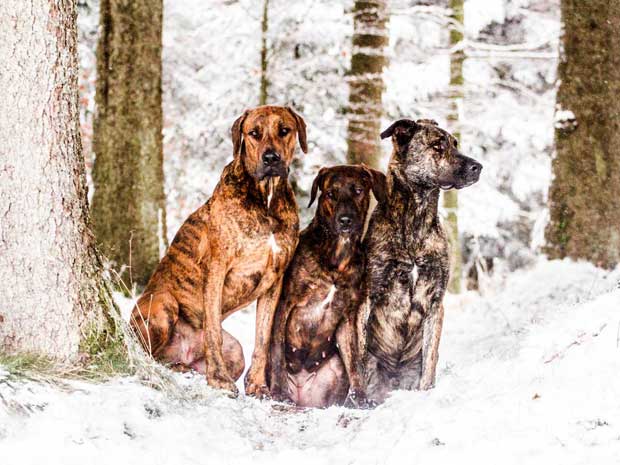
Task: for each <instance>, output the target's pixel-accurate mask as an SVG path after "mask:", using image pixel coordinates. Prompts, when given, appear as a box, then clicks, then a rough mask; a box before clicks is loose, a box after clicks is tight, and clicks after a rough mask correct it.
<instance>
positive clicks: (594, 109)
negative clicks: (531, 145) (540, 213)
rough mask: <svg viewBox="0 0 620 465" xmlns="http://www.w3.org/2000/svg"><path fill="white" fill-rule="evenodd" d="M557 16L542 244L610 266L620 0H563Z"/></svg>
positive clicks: (618, 204)
mask: <svg viewBox="0 0 620 465" xmlns="http://www.w3.org/2000/svg"><path fill="white" fill-rule="evenodd" d="M562 19H563V21H564V37H563V42H562V43H563V53H562V54H561V57H560V62H559V66H558V78H559V80H560V88H559V90H558V96H557V103H558V107H559V110H562V112H561V113H558V115H557V116H558V118H557V119H558V121H557V122H556V132H555V140H556V150H557V156H556V158H555V159H554V160H553V174H554V180H553V182H552V185H551V188H550V191H549V208H550V222H549V225H548V226H547V230H546V239H547V249H546V251H547V253H548V254H549V256H550V257H553V258H558V257H572V258H574V259H585V260H589V261H590V262H592V263H594V264H596V265H598V266H602V267H605V268H612V267H614V266H615V265H617V264H618V263H620V98H619V96H620V3H619V2H618V1H612V2H609V1H607V0H590V1H587V2H584V1H582V0H562ZM570 112H572V114H571V113H570ZM573 115H574V117H573Z"/></svg>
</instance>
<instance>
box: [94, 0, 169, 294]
mask: <svg viewBox="0 0 620 465" xmlns="http://www.w3.org/2000/svg"><path fill="white" fill-rule="evenodd" d="M161 50H162V0H131V1H129V0H101V4H100V38H99V43H98V47H97V92H96V97H95V103H96V105H97V113H96V116H95V123H94V136H93V148H94V152H95V154H96V158H95V164H94V167H93V181H94V184H95V193H94V197H93V224H94V230H95V235H96V238H97V242H98V243H99V244H101V247H102V250H103V252H104V254H105V255H106V256H107V258H109V259H110V260H111V261H112V262H114V263H115V264H116V265H117V266H119V267H122V266H123V265H128V266H129V267H128V273H121V275H122V277H123V278H124V279H125V280H129V282H130V283H131V284H133V282H136V283H138V284H140V285H143V284H145V283H146V282H147V281H148V278H149V277H150V275H151V273H152V272H153V270H154V269H155V267H156V266H157V263H158V262H159V258H160V256H161V255H162V254H163V252H164V251H165V248H166V246H167V242H166V214H165V196H164V173H163V148H162V89H161V79H162V63H161Z"/></svg>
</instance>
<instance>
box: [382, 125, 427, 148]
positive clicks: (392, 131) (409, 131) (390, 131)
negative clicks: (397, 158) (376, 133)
mask: <svg viewBox="0 0 620 465" xmlns="http://www.w3.org/2000/svg"><path fill="white" fill-rule="evenodd" d="M418 128H419V126H418V124H417V123H416V122H415V121H412V120H410V119H399V120H398V121H396V122H394V123H392V125H391V126H390V127H389V128H387V129H386V130H385V131H383V132H382V133H381V139H385V138H387V137H391V136H394V138H395V139H396V142H397V143H398V145H405V144H408V143H409V141H410V140H411V138H412V137H413V135H414V134H415V133H416V131H417V130H418Z"/></svg>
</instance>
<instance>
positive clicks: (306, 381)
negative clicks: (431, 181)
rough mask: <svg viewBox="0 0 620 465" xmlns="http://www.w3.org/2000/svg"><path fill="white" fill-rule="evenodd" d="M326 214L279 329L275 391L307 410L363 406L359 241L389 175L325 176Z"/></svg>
mask: <svg viewBox="0 0 620 465" xmlns="http://www.w3.org/2000/svg"><path fill="white" fill-rule="evenodd" d="M319 189H320V190H321V196H320V198H319V206H318V208H317V211H316V214H315V216H314V219H313V220H312V222H311V223H310V225H309V226H308V227H307V228H306V229H305V230H304V231H303V232H302V233H301V237H300V241H299V246H298V247H297V250H296V252H295V256H294V257H293V261H292V262H291V265H290V266H289V268H288V270H287V272H286V274H285V277H284V285H283V288H282V296H281V298H280V303H279V305H278V311H277V313H276V321H275V323H274V336H273V344H272V349H271V350H272V370H271V387H272V396H273V397H274V398H275V399H278V400H284V399H287V400H292V401H293V402H294V403H296V404H297V405H300V406H303V407H328V406H330V405H333V404H342V403H343V402H344V401H345V398H346V397H347V392H348V391H349V386H350V388H351V389H350V393H351V394H350V397H349V399H350V400H351V402H352V403H353V404H354V405H356V404H359V403H360V402H363V400H364V393H363V389H362V377H361V370H360V368H361V367H360V366H359V365H360V362H361V359H360V357H359V353H358V341H357V333H356V321H357V317H358V315H357V313H358V308H359V305H360V304H361V302H362V299H363V292H362V279H363V273H364V256H363V254H362V251H361V244H360V239H361V236H362V230H363V228H364V223H365V220H366V214H367V212H368V205H369V198H370V194H369V193H370V190H371V189H372V191H373V192H374V194H375V197H376V198H377V199H379V200H380V201H381V200H383V198H384V192H385V190H384V189H385V175H383V174H382V173H380V172H378V171H375V170H371V169H369V168H366V167H365V166H346V165H345V166H335V167H331V168H323V169H321V171H319V174H318V176H317V177H316V179H315V180H314V183H313V185H312V192H311V199H310V205H312V203H313V202H314V199H315V197H316V194H317V190H319Z"/></svg>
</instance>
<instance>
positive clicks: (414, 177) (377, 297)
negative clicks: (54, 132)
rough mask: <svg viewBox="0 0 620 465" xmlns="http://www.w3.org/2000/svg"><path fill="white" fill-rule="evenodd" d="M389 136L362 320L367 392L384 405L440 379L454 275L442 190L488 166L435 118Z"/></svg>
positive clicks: (393, 129) (405, 123)
mask: <svg viewBox="0 0 620 465" xmlns="http://www.w3.org/2000/svg"><path fill="white" fill-rule="evenodd" d="M390 136H391V137H392V142H393V147H394V150H393V153H392V157H391V159H390V163H389V167H388V171H387V200H386V202H384V203H382V204H379V205H378V206H377V208H376V209H375V211H374V212H373V214H372V217H371V220H370V223H369V227H368V232H367V235H366V238H365V246H366V251H367V269H366V278H365V286H366V292H367V301H366V305H365V311H364V312H361V313H363V314H362V318H361V320H360V322H359V324H360V328H361V337H360V339H361V340H362V348H363V349H365V350H367V354H366V357H365V362H366V363H365V370H366V382H367V394H368V397H369V398H370V399H372V400H374V401H377V402H382V401H383V400H384V399H385V397H386V396H387V394H388V393H389V392H390V391H391V390H393V389H429V388H430V387H432V386H433V384H434V382H435V367H436V364H437V357H438V349H439V339H440V336H441V327H442V323H443V313H444V312H443V305H442V300H443V296H444V293H445V290H446V286H447V283H448V273H449V257H448V242H447V239H446V235H445V233H444V230H443V228H442V226H441V223H440V221H439V217H438V214H437V206H438V200H439V190H440V188H442V189H450V188H457V189H460V188H463V187H466V186H468V185H471V184H473V183H474V182H476V181H477V180H478V177H479V175H480V170H481V168H482V166H481V165H480V164H479V163H477V162H476V161H474V160H472V159H471V158H468V157H465V156H463V155H462V154H461V153H460V152H459V151H458V149H457V141H456V139H455V138H454V137H453V136H451V135H450V134H448V133H447V132H446V131H444V130H443V129H440V128H439V127H438V126H437V123H435V122H434V121H430V120H419V121H417V122H414V121H411V120H400V121H397V122H396V123H394V124H393V125H392V126H390V127H389V128H388V129H387V130H385V131H384V132H383V133H382V134H381V138H386V137H390ZM366 317H367V319H366Z"/></svg>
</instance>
